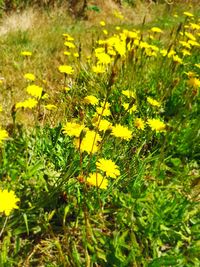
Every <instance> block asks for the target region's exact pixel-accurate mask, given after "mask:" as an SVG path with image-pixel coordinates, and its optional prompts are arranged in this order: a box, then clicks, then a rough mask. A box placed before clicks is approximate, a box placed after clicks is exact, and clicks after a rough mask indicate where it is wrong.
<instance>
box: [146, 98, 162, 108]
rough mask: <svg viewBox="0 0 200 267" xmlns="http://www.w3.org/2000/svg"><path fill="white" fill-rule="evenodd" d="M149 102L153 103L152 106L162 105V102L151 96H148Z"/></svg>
mask: <svg viewBox="0 0 200 267" xmlns="http://www.w3.org/2000/svg"><path fill="white" fill-rule="evenodd" d="M147 102H148V103H149V104H151V105H152V106H155V107H160V106H161V104H160V102H158V101H157V100H155V99H153V98H151V97H147Z"/></svg>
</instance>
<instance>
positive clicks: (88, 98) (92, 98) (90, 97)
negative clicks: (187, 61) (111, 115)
mask: <svg viewBox="0 0 200 267" xmlns="http://www.w3.org/2000/svg"><path fill="white" fill-rule="evenodd" d="M83 101H84V102H85V103H86V104H91V105H97V104H98V102H99V100H98V98H96V97H95V96H93V95H88V96H86V97H84V100H83Z"/></svg>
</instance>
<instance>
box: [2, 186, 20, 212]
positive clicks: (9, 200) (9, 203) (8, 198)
mask: <svg viewBox="0 0 200 267" xmlns="http://www.w3.org/2000/svg"><path fill="white" fill-rule="evenodd" d="M19 200H20V199H19V198H18V197H16V195H15V192H14V191H12V190H11V191H8V190H7V189H4V190H0V212H2V213H3V212H4V213H5V215H6V216H9V215H10V213H11V211H12V210H13V209H18V208H19V207H18V206H17V202H18V201H19Z"/></svg>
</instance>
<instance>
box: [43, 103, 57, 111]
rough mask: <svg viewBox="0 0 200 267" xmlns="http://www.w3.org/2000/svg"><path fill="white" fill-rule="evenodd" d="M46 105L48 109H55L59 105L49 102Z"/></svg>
mask: <svg viewBox="0 0 200 267" xmlns="http://www.w3.org/2000/svg"><path fill="white" fill-rule="evenodd" d="M44 107H45V108H46V109H48V110H55V109H57V107H56V106H55V105H52V104H47V105H45V106H44Z"/></svg>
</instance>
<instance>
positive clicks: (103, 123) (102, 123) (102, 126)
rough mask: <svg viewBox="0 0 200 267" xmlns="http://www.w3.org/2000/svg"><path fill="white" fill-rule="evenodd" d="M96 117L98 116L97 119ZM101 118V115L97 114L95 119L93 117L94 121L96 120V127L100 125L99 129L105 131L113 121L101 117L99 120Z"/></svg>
mask: <svg viewBox="0 0 200 267" xmlns="http://www.w3.org/2000/svg"><path fill="white" fill-rule="evenodd" d="M96 117H97V119H96ZM99 119H100V117H99V116H98V115H97V116H95V117H94V119H93V121H94V123H93V125H94V126H95V127H98V130H99V131H100V132H101V131H104V132H105V131H107V130H108V129H109V128H110V127H111V126H112V124H111V122H109V121H107V120H105V119H101V120H100V122H99Z"/></svg>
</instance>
